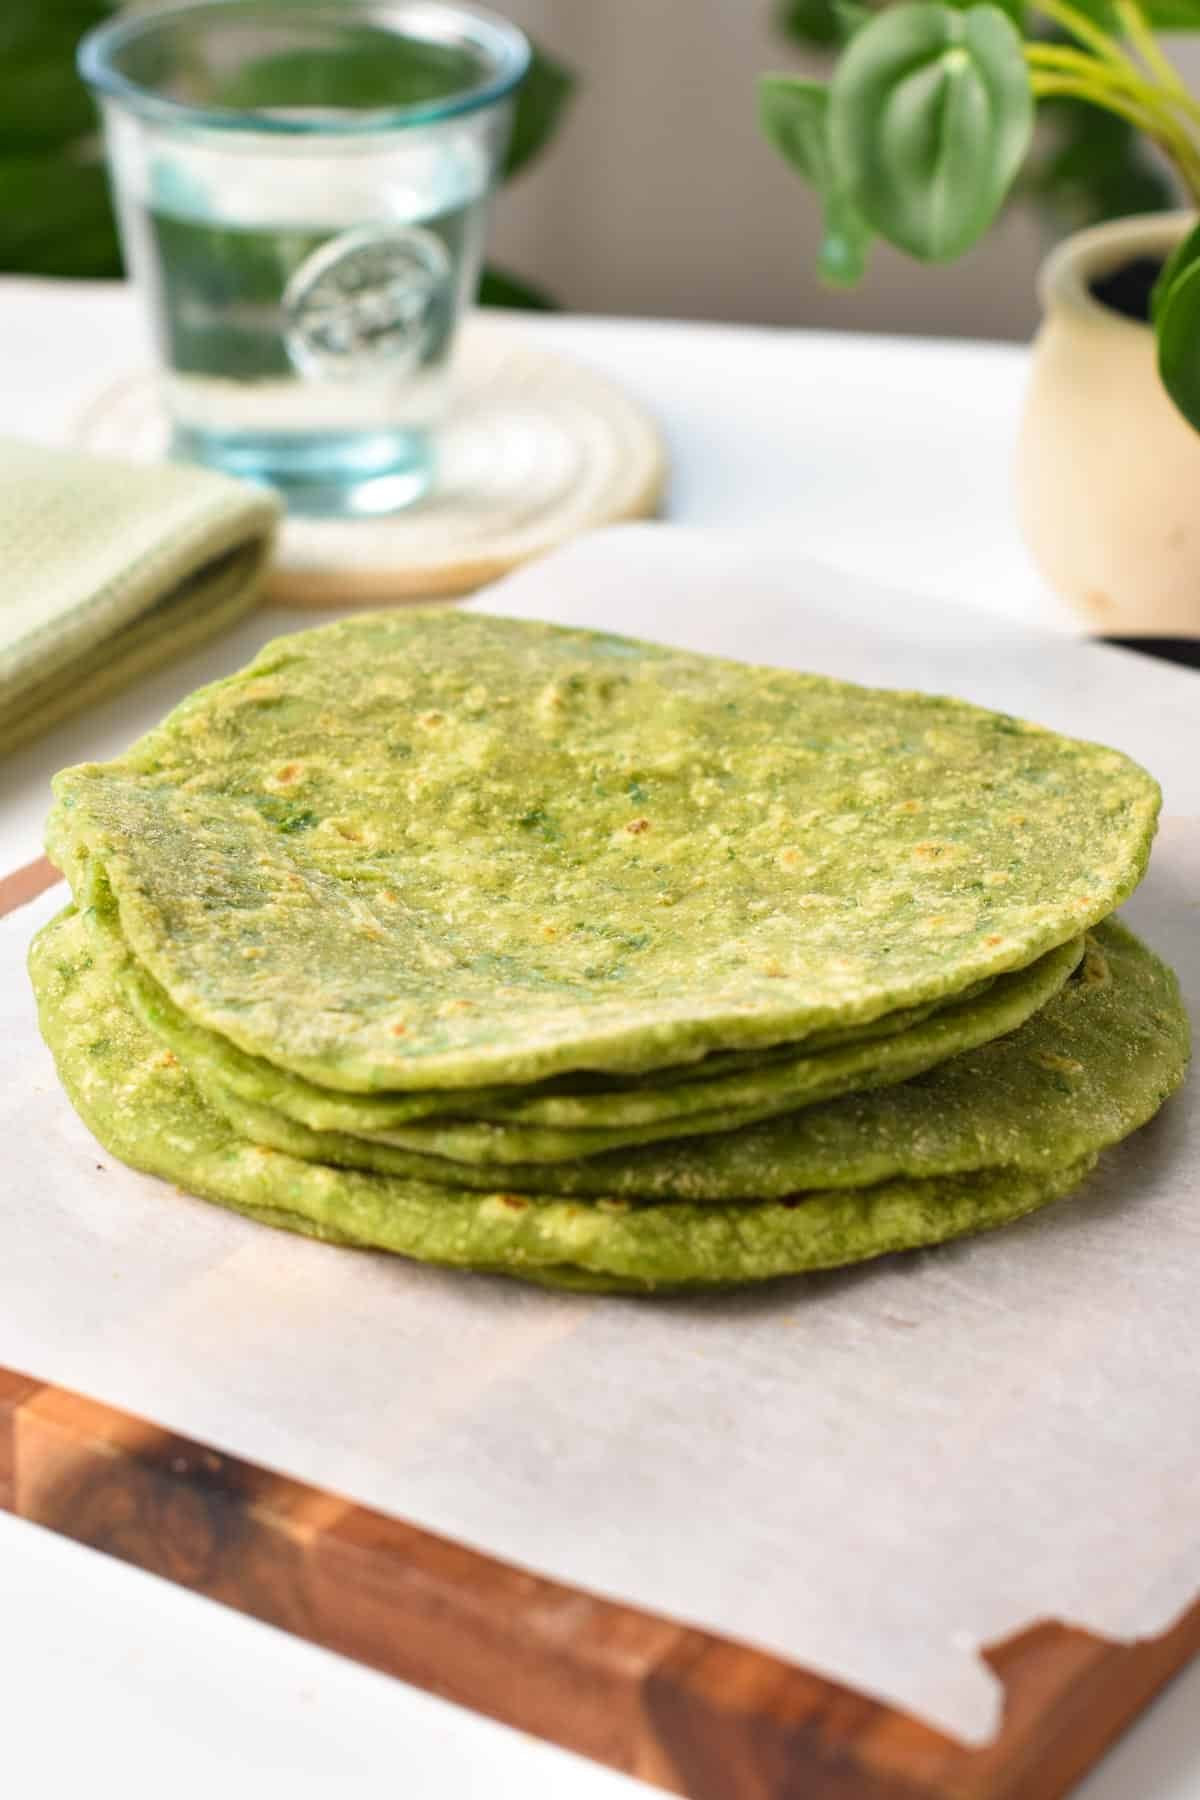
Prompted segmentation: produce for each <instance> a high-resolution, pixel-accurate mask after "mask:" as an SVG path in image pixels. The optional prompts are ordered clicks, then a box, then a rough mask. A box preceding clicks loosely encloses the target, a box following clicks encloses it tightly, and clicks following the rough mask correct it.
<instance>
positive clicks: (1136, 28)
mask: <svg viewBox="0 0 1200 1800" xmlns="http://www.w3.org/2000/svg"><path fill="white" fill-rule="evenodd" d="M1115 4H1116V13H1117V17H1118V18H1119V19H1120V21H1121V24H1122V25H1123V26H1124V28H1125V35H1126V37H1127V38H1128V39H1129V41H1130V43H1131V44H1132V45H1133V47H1134V49H1135V50H1136V51H1137V53H1138V55H1139V56H1140V57H1141V59H1142V61H1143V62H1144V63H1145V65H1146V67H1147V68H1148V69H1149V71H1150V73H1151V74H1152V75H1153V76H1154V77H1155V78H1156V80H1157V81H1159V82H1160V83H1161V84H1162V87H1163V89H1164V90H1165V91H1166V92H1167V93H1168V94H1173V95H1174V96H1175V98H1176V99H1179V98H1181V97H1183V98H1186V99H1188V100H1190V99H1191V95H1190V94H1189V93H1188V90H1187V88H1186V87H1185V86H1184V84H1183V82H1182V81H1181V80H1180V77H1179V71H1178V69H1176V67H1175V65H1174V63H1173V62H1172V61H1171V59H1170V57H1169V56H1167V54H1166V52H1165V51H1164V50H1163V48H1162V46H1161V45H1160V44H1159V41H1158V39H1157V38H1156V37H1155V35H1154V32H1153V30H1152V29H1151V26H1150V21H1149V19H1148V18H1147V17H1146V15H1145V13H1144V12H1143V10H1142V8H1141V6H1140V5H1139V4H1138V0H1115Z"/></svg>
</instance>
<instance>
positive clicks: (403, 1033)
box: [388, 1019, 408, 1037]
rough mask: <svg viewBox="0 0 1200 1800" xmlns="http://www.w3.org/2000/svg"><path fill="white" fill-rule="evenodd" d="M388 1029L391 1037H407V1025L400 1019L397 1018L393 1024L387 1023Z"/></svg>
mask: <svg viewBox="0 0 1200 1800" xmlns="http://www.w3.org/2000/svg"><path fill="white" fill-rule="evenodd" d="M388 1030H389V1031H390V1032H391V1034H392V1036H393V1037H407V1036H408V1026H407V1025H405V1024H404V1022H403V1021H402V1020H400V1019H397V1020H396V1021H395V1023H394V1024H392V1025H389V1026H388Z"/></svg>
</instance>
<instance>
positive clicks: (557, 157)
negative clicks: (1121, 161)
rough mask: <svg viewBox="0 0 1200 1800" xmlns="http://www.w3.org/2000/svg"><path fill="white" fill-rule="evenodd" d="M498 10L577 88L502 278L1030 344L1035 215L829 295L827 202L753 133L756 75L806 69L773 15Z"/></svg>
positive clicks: (888, 256) (573, 303)
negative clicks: (823, 224) (550, 54)
mask: <svg viewBox="0 0 1200 1800" xmlns="http://www.w3.org/2000/svg"><path fill="white" fill-rule="evenodd" d="M493 4H495V5H496V6H497V7H498V8H499V9H501V10H503V11H506V12H507V13H508V14H509V16H510V17H511V18H513V19H515V20H516V22H517V23H518V24H520V25H522V26H524V27H525V28H526V29H527V30H529V31H531V32H532V33H534V34H535V35H536V36H537V37H539V38H540V39H541V40H542V41H543V42H544V43H545V44H546V45H547V46H548V47H549V48H551V49H552V50H554V51H556V52H557V53H558V54H559V55H561V56H562V57H564V58H565V59H566V60H568V61H569V62H571V63H572V64H574V65H575V67H576V68H577V69H578V70H579V72H580V74H581V76H582V79H583V85H582V88H581V90H580V92H579V94H578V95H577V97H576V100H575V102H574V106H573V109H572V112H571V116H570V118H569V120H568V123H567V124H566V126H565V127H564V128H563V130H562V132H561V133H560V135H559V137H558V138H557V140H556V141H555V144H554V146H553V148H552V150H551V151H550V152H549V153H548V155H547V157H546V160H545V162H544V163H541V164H539V165H538V166H537V167H535V168H534V169H532V170H531V171H530V172H529V173H528V174H527V175H526V176H525V177H524V178H523V179H521V180H520V181H519V182H518V183H516V184H514V186H513V187H512V188H511V189H510V190H509V191H508V192H507V193H506V194H505V195H504V196H503V197H502V198H501V200H500V202H499V205H498V208H497V214H496V227H495V237H494V253H495V256H496V260H497V261H498V262H502V263H505V264H507V265H508V266H510V267H511V268H513V269H514V270H516V271H519V272H521V273H523V274H526V275H530V276H536V277H537V278H539V279H540V280H542V281H544V282H545V283H546V284H547V285H548V286H550V287H551V288H552V289H553V290H554V292H555V293H556V295H557V296H558V297H559V299H560V300H561V301H562V302H563V303H564V304H565V305H567V306H569V307H571V308H573V309H576V310H579V311H590V312H609V313H644V314H660V315H674V316H678V317H686V318H710V319H742V320H750V321H754V322H758V323H763V324H781V325H782V324H787V325H796V324H803V325H831V326H844V327H847V328H863V329H875V330H887V331H910V332H929V333H950V334H959V333H962V334H968V335H977V336H986V337H1004V338H1023V337H1026V336H1028V334H1029V332H1030V330H1031V329H1032V326H1033V324H1034V321H1035V318H1036V302H1035V299H1034V291H1033V286H1034V274H1035V270H1036V268H1037V263H1038V260H1039V256H1040V254H1041V251H1042V248H1043V245H1042V242H1041V240H1040V234H1039V228H1038V225H1037V223H1036V221H1035V220H1034V218H1033V217H1032V215H1031V214H1029V213H1028V212H1027V211H1025V210H1023V211H1022V212H1021V213H1020V214H1010V215H1009V216H1008V217H1007V218H1006V219H1005V221H1004V222H1003V224H1002V225H1001V226H1000V227H999V228H998V229H997V230H995V231H994V232H993V233H992V234H991V235H990V236H989V237H988V238H987V239H986V240H985V242H984V243H983V244H982V245H981V246H980V247H979V248H978V249H976V250H975V251H974V252H972V254H971V255H970V256H968V257H967V258H965V259H964V260H963V261H962V262H959V263H956V264H951V265H950V266H949V267H946V268H939V269H929V268H922V267H919V266H917V265H915V264H913V263H910V262H907V261H906V260H905V259H904V258H903V257H901V256H898V255H896V254H894V253H892V252H890V251H888V250H886V249H877V250H876V251H875V253H874V255H873V258H872V264H871V269H870V272H869V274H868V276H867V279H866V281H865V282H864V284H863V286H862V287H861V288H860V289H858V290H856V291H855V292H853V293H851V294H848V295H847V294H842V293H837V292H831V291H829V290H828V289H825V288H823V287H822V286H821V284H820V282H819V281H818V280H817V278H816V275H815V274H814V271H813V263H814V257H815V250H816V245H817V239H818V219H817V211H816V203H815V201H814V200H813V198H812V196H811V195H810V194H809V192H808V190H807V189H806V188H805V187H804V186H803V185H802V184H801V183H800V181H799V180H798V178H797V177H795V176H793V175H792V174H791V173H790V171H789V170H788V169H787V167H786V165H784V164H783V163H782V161H781V160H780V159H779V158H778V157H777V156H776V155H775V154H774V152H773V151H772V150H771V149H770V148H769V147H768V146H767V144H766V143H765V142H763V141H762V139H761V138H760V137H759V134H758V128H757V123H756V104H755V79H756V77H757V75H758V74H759V73H760V72H762V71H763V70H766V69H770V68H792V69H795V70H797V71H799V70H800V69H801V67H802V66H803V65H802V61H801V59H800V58H799V57H798V56H797V54H796V51H795V50H794V49H793V48H792V46H790V45H789V44H787V43H786V42H784V41H783V40H782V39H781V38H780V37H779V36H778V35H777V34H776V33H775V31H774V30H773V29H772V25H771V13H772V5H771V0H493ZM1192 60H1193V61H1194V62H1195V63H1196V67H1197V69H1198V70H1200V58H1196V57H1193V59H1192ZM821 66H822V65H821V64H820V62H814V63H813V64H812V65H811V67H812V72H819V70H820V68H821Z"/></svg>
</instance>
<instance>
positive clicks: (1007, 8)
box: [946, 0, 1029, 32]
mask: <svg viewBox="0 0 1200 1800" xmlns="http://www.w3.org/2000/svg"><path fill="white" fill-rule="evenodd" d="M946 4H947V6H952V7H954V9H955V11H956V12H966V11H967V10H968V8H970V7H974V6H977V5H978V4H979V0H946ZM988 4H989V5H991V6H995V7H997V8H998V9H999V11H1000V12H1002V13H1006V14H1007V15H1008V17H1009V18H1010V19H1011V20H1012V22H1013V24H1014V25H1015V26H1016V28H1017V30H1018V31H1020V32H1023V31H1024V30H1025V20H1026V18H1027V16H1028V11H1029V9H1028V7H1027V6H1026V4H1025V0H988Z"/></svg>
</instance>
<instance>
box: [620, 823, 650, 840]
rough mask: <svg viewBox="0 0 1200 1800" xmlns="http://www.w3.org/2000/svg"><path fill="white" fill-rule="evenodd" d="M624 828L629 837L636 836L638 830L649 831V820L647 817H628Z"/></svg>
mask: <svg viewBox="0 0 1200 1800" xmlns="http://www.w3.org/2000/svg"><path fill="white" fill-rule="evenodd" d="M625 829H626V831H627V832H628V833H629V835H630V837H637V835H638V833H639V832H642V831H649V829H650V821H649V819H630V821H629V823H628V825H627V826H626V827H625Z"/></svg>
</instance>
